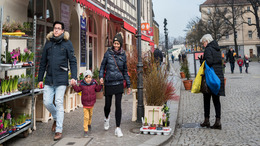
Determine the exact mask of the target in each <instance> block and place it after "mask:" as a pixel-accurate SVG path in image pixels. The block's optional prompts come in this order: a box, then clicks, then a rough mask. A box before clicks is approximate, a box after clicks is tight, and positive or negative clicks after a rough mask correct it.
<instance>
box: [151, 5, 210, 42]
mask: <svg viewBox="0 0 260 146" xmlns="http://www.w3.org/2000/svg"><path fill="white" fill-rule="evenodd" d="M205 1H206V0H153V10H154V14H155V20H156V22H157V23H158V24H159V25H160V34H161V33H164V28H163V27H164V24H163V21H164V18H166V19H167V23H168V24H167V28H168V32H169V35H168V36H169V37H175V38H177V37H179V36H182V37H185V33H186V32H185V31H184V30H185V29H186V26H187V24H188V22H189V21H190V20H191V19H193V18H195V17H197V16H198V17H200V16H201V14H200V11H199V5H200V4H202V3H203V2H205Z"/></svg>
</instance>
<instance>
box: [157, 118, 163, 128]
mask: <svg viewBox="0 0 260 146" xmlns="http://www.w3.org/2000/svg"><path fill="white" fill-rule="evenodd" d="M161 122H162V118H160V119H159V124H158V127H161Z"/></svg>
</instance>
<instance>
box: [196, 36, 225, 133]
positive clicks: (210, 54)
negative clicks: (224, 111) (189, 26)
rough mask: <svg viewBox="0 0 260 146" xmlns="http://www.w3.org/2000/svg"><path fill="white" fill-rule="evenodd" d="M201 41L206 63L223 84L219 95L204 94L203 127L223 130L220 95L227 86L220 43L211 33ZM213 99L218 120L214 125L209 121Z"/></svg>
mask: <svg viewBox="0 0 260 146" xmlns="http://www.w3.org/2000/svg"><path fill="white" fill-rule="evenodd" d="M200 42H201V43H202V44H203V46H204V47H205V51H204V58H203V59H204V60H206V63H207V65H208V66H209V67H213V69H214V71H215V73H216V74H217V76H218V77H219V79H220V81H221V83H220V84H221V86H220V90H219V93H218V95H214V94H213V93H207V94H203V100H204V117H205V120H204V122H203V123H201V124H200V125H201V127H207V128H209V127H210V128H212V129H220V130H221V128H222V127H221V122H220V119H221V105H220V100H219V96H225V87H224V74H223V67H222V60H221V51H220V47H219V46H218V43H217V42H216V41H215V40H213V38H212V36H211V35H210V34H205V35H204V36H203V37H202V38H201V40H200ZM211 97H212V99H213V104H214V107H215V113H216V121H215V124H214V125H213V126H210V122H209V115H210V99H211Z"/></svg>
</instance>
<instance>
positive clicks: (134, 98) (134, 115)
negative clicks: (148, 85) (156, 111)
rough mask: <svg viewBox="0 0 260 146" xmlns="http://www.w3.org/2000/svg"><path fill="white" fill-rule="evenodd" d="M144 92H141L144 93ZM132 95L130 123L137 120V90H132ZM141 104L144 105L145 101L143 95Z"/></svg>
mask: <svg viewBox="0 0 260 146" xmlns="http://www.w3.org/2000/svg"><path fill="white" fill-rule="evenodd" d="M144 91H145V90H143V92H144ZM132 95H133V108H132V121H136V120H137V105H138V100H137V89H132ZM143 102H144V105H145V104H146V100H145V94H144V93H143Z"/></svg>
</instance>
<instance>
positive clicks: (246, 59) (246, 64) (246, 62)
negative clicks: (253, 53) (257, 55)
mask: <svg viewBox="0 0 260 146" xmlns="http://www.w3.org/2000/svg"><path fill="white" fill-rule="evenodd" d="M249 62H250V60H249V58H246V57H245V59H244V63H245V67H249Z"/></svg>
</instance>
